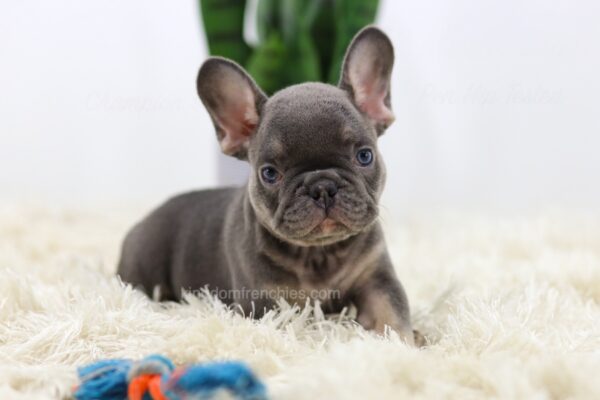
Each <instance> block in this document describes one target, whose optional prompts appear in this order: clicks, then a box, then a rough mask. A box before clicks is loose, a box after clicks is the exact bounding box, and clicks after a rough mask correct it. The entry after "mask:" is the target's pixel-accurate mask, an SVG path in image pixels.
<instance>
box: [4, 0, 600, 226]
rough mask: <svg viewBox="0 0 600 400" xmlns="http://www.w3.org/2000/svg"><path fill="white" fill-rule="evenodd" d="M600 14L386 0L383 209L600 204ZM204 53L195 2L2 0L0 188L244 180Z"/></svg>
mask: <svg viewBox="0 0 600 400" xmlns="http://www.w3.org/2000/svg"><path fill="white" fill-rule="evenodd" d="M256 8H257V6H256V1H249V2H248V10H247V12H246V16H245V17H244V18H245V21H246V24H245V26H244V33H243V34H244V36H245V38H246V39H247V41H248V42H249V43H250V44H252V43H257V42H258V41H259V39H260V32H257V28H256V24H255V19H256V18H255V14H256ZM598 21H600V2H597V1H593V0H587V1H585V0H582V1H578V2H572V1H566V0H565V1H562V0H555V1H550V2H549V1H532V0H531V1H526V2H523V1H519V0H507V1H503V2H481V1H477V0H467V1H453V2H447V1H442V0H438V1H430V0H425V1H418V2H416V1H410V2H409V1H397V0H395V1H392V0H387V1H386V0H381V1H380V4H379V9H378V11H377V19H376V24H377V25H378V26H380V27H381V28H382V29H383V30H385V31H386V32H387V33H388V35H389V36H390V37H391V39H392V41H393V43H394V45H395V51H396V64H395V69H394V75H393V82H392V102H393V108H394V111H395V114H396V122H395V123H394V124H393V125H392V127H391V128H390V129H389V130H388V131H387V132H386V134H385V135H384V136H383V137H382V139H381V140H380V146H381V149H382V152H383V155H384V157H385V160H386V163H387V167H388V182H387V188H386V191H385V197H384V200H383V202H384V209H385V210H386V211H385V212H386V213H387V215H389V216H391V217H402V216H405V215H407V214H410V213H412V212H414V211H416V210H423V209H428V208H455V209H485V210H490V211H494V212H496V211H497V212H528V211H531V210H537V209H539V208H541V207H560V208H569V209H577V210H597V208H598V204H599V203H600V185H599V184H598V181H599V172H600V156H599V155H598V154H599V152H600V96H599V94H600V74H599V71H600V41H599V38H600V24H599V23H598ZM207 54H208V48H207V42H206V38H205V33H204V29H203V25H202V19H201V13H200V7H199V5H198V2H197V1H192V0H189V1H176V2H173V1H172V2H167V1H157V0H144V1H142V0H129V1H127V2H123V1H116V0H105V1H86V2H82V1H76V0H71V1H68V0H55V1H52V2H47V1H41V0H38V1H33V0H22V1H18V2H17V1H13V2H4V3H3V4H2V11H1V12H0V61H1V62H0V90H1V95H0V199H1V200H3V201H4V200H6V201H35V202H43V203H45V202H47V203H50V204H60V205H81V204H92V205H102V204H120V203H122V204H147V205H156V204H158V203H159V202H161V201H163V200H164V199H165V198H166V197H168V196H170V195H173V194H175V193H178V192H182V191H185V190H190V189H194V188H206V187H212V186H216V185H222V184H232V183H240V182H243V181H244V179H245V176H246V173H247V172H246V169H245V165H244V164H243V163H239V162H237V161H234V160H231V161H226V160H225V159H224V157H222V156H221V155H220V153H219V150H218V145H217V141H216V138H215V134H214V130H213V126H212V124H211V122H210V119H209V117H208V114H207V113H206V111H205V110H204V108H203V107H202V105H201V104H200V101H199V100H198V97H197V94H196V89H195V79H196V73H197V71H198V68H199V66H200V64H201V63H202V61H203V59H205V58H206V56H207Z"/></svg>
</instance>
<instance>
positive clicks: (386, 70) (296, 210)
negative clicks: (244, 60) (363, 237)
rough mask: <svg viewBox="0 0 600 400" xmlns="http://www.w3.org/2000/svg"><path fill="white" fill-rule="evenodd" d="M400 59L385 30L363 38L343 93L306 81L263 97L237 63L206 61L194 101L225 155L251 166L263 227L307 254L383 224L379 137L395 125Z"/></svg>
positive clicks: (350, 53) (351, 53)
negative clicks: (393, 92)
mask: <svg viewBox="0 0 600 400" xmlns="http://www.w3.org/2000/svg"><path fill="white" fill-rule="evenodd" d="M393 62H394V53H393V48H392V44H391V42H390V40H389V39H388V37H387V36H386V35H385V34H384V33H383V32H382V31H380V30H379V29H377V28H374V27H367V28H365V29H363V30H362V31H360V32H359V33H358V34H357V35H356V37H355V38H354V40H353V41H352V43H351V44H350V46H349V47H348V50H347V52H346V56H345V59H344V64H343V67H342V75H341V79H340V82H339V84H338V86H331V85H326V84H322V83H304V84H300V85H295V86H291V87H288V88H286V89H283V90H281V91H279V92H277V93H276V94H275V95H273V96H272V97H271V98H267V97H266V96H265V94H264V93H263V92H262V91H261V90H260V88H258V87H257V85H256V84H255V82H254V81H253V80H252V78H250V76H249V75H248V74H247V73H246V72H245V71H244V70H243V69H242V68H241V67H240V66H239V65H237V64H235V63H233V62H232V61H229V60H226V59H223V58H210V59H209V60H207V61H206V62H205V63H204V64H203V65H202V67H201V68H200V72H199V74H198V81H197V84H198V93H199V95H200V98H201V99H202V102H203V103H204V105H205V106H206V108H207V109H208V112H209V113H210V115H211V118H212V120H213V122H214V124H215V128H216V131H217V137H218V139H219V142H220V144H221V149H222V150H223V152H224V153H226V154H229V155H231V156H234V157H237V158H239V159H243V160H248V161H249V163H250V166H251V168H252V171H251V173H250V181H249V185H248V188H249V198H250V202H251V204H252V206H253V208H254V210H255V212H256V215H257V218H258V219H259V221H260V223H261V224H262V225H264V226H265V227H266V228H267V229H269V230H270V231H271V232H272V233H273V234H275V235H276V236H277V237H279V238H280V239H283V240H285V241H288V242H290V243H294V244H297V245H301V246H312V245H326V244H331V243H334V242H337V241H340V240H343V239H345V238H347V237H349V236H352V235H355V234H357V233H359V232H361V231H363V230H365V229H367V228H368V227H369V226H370V225H371V224H372V223H373V222H374V221H375V219H376V218H377V202H378V200H379V196H380V194H381V191H382V189H383V185H384V180H385V167H384V165H383V161H382V160H381V157H380V154H379V152H378V150H377V138H378V136H379V135H381V134H382V133H383V132H384V130H385V129H386V128H387V127H388V126H389V125H390V124H391V123H392V122H393V120H394V115H393V114H392V111H391V105H390V77H391V72H392V65H393Z"/></svg>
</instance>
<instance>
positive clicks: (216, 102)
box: [196, 57, 267, 160]
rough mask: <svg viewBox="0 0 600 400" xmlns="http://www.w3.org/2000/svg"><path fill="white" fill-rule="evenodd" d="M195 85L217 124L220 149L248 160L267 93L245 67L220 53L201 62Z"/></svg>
mask: <svg viewBox="0 0 600 400" xmlns="http://www.w3.org/2000/svg"><path fill="white" fill-rule="evenodd" d="M196 85H197V88H198V95H199V96H200V100H202V103H203V104H204V106H205V107H206V109H207V110H208V113H209V114H210V117H211V119H212V121H213V123H214V125H215V129H216V131H217V138H218V139H219V144H220V145H221V150H222V151H223V153H225V154H227V155H230V156H233V157H236V158H239V159H242V160H245V159H246V158H247V152H248V144H249V142H250V139H251V138H252V136H253V135H254V134H255V133H256V129H257V127H258V122H259V118H260V113H261V110H262V106H263V105H264V103H265V102H266V101H267V97H266V96H265V94H264V93H263V92H262V90H260V88H259V87H258V86H257V85H256V83H255V82H254V80H253V79H252V78H251V77H250V76H249V75H248V74H247V73H246V71H244V69H243V68H242V67H240V66H239V65H238V64H236V63H234V62H233V61H230V60H227V59H225V58H220V57H211V58H209V59H208V60H206V61H205V62H204V64H202V67H201V68H200V71H199V72H198V79H197V81H196Z"/></svg>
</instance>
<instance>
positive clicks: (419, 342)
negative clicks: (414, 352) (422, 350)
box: [413, 329, 427, 347]
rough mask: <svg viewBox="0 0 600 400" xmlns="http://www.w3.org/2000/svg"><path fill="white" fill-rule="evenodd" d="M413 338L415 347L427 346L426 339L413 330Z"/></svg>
mask: <svg viewBox="0 0 600 400" xmlns="http://www.w3.org/2000/svg"><path fill="white" fill-rule="evenodd" d="M413 337H414V339H415V347H425V346H426V345H427V339H425V336H423V334H422V333H421V332H419V331H418V330H416V329H413Z"/></svg>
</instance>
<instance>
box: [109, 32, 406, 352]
mask: <svg viewBox="0 0 600 400" xmlns="http://www.w3.org/2000/svg"><path fill="white" fill-rule="evenodd" d="M393 62H394V51H393V47H392V44H391V42H390V40H389V38H388V37H387V36H386V35H385V34H384V33H383V32H382V31H380V30H379V29H377V28H375V27H367V28H365V29H363V30H362V31H360V32H359V33H358V34H357V35H356V37H355V38H354V39H353V41H352V43H351V44H350V46H349V47H348V50H347V53H346V56H345V59H344V63H343V67H342V74H341V79H340V82H339V84H338V86H332V85H327V84H323V83H303V84H300V85H295V86H291V87H288V88H286V89H283V90H281V91H279V92H277V93H276V94H274V95H273V96H272V97H270V98H267V96H265V94H264V93H263V92H262V91H261V89H260V88H259V87H257V85H256V84H255V82H254V81H253V80H252V78H251V77H250V76H249V75H248V74H247V73H246V72H245V71H244V70H243V69H242V68H241V67H240V66H239V65H237V64H235V63H234V62H232V61H229V60H226V59H223V58H218V57H212V58H209V59H208V60H207V61H206V62H205V63H204V64H203V65H202V67H201V68H200V72H199V74H198V80H197V88H198V94H199V95H200V99H201V100H202V103H204V106H205V107H206V109H207V110H208V112H209V114H210V116H211V118H212V121H213V123H214V125H215V129H216V133H217V137H218V140H219V143H220V145H221V149H222V151H223V152H224V153H225V154H228V155H231V156H233V157H236V158H238V159H241V160H246V161H248V162H249V163H250V167H251V173H250V177H249V182H248V184H247V185H246V186H245V187H241V188H225V189H216V190H202V191H197V192H192V193H186V194H183V195H179V196H177V197H174V198H172V199H170V200H168V201H167V202H166V203H165V204H163V205H162V206H160V207H159V208H158V209H156V210H155V211H154V212H152V213H151V214H150V215H149V216H148V217H146V218H145V219H144V220H143V221H142V222H140V223H139V224H137V225H136V226H135V227H134V228H133V229H132V230H131V232H129V234H128V235H127V237H126V239H125V242H124V244H123V249H122V256H121V261H120V264H119V267H118V274H119V275H120V276H121V278H122V279H123V281H125V282H130V283H132V284H133V285H137V286H140V287H141V288H143V290H144V291H145V292H146V293H148V294H152V293H154V294H155V295H156V293H157V291H156V290H157V288H158V293H160V299H162V300H179V299H180V298H181V294H182V289H187V290H196V289H201V288H204V287H208V289H209V290H210V291H215V292H216V291H220V293H223V291H227V293H230V294H232V295H231V296H230V297H227V296H226V297H225V298H223V297H222V296H219V297H221V298H222V300H224V301H225V302H226V303H229V304H237V305H239V306H241V307H242V308H243V309H244V310H246V311H247V312H252V313H253V315H255V316H256V315H261V314H262V313H263V312H264V310H265V309H266V308H269V307H271V306H273V305H274V304H275V302H276V300H277V298H275V297H284V298H286V299H287V301H288V302H291V303H294V302H297V303H298V302H299V303H301V304H304V300H305V299H306V298H311V297H312V298H314V297H315V293H321V294H322V293H327V294H329V296H320V295H319V296H317V297H320V298H318V299H316V300H319V301H320V304H321V307H322V308H323V309H324V311H326V312H339V311H341V309H342V308H343V307H344V306H346V305H349V304H354V305H355V307H356V309H357V320H358V322H359V323H360V324H361V325H363V326H364V327H365V328H367V329H373V330H375V331H377V332H384V330H385V326H389V327H390V328H392V329H394V330H395V331H397V332H398V333H399V334H400V335H401V336H402V337H403V338H404V339H405V340H406V342H407V343H410V344H413V343H414V338H413V330H412V327H411V323H410V313H409V305H408V300H407V297H406V294H405V293H404V290H403V288H402V286H401V284H400V282H399V281H398V278H397V277H396V274H395V272H394V268H393V266H392V263H391V262H390V257H389V255H388V252H387V249H386V245H385V241H384V237H383V234H382V230H381V227H380V225H379V223H378V221H377V216H378V205H377V204H378V200H379V197H380V195H381V192H382V190H383V186H384V181H385V167H384V164H383V160H382V158H381V155H380V153H379V151H378V149H377V139H378V137H379V136H380V135H381V134H383V132H384V131H385V130H386V128H387V127H388V126H389V125H390V124H391V123H392V122H393V121H394V115H393V113H392V110H391V104H390V77H391V73H392V65H393ZM257 293H258V295H257ZM265 293H267V294H271V295H265V296H262V295H261V294H265ZM272 294H276V295H272ZM323 297H324V298H323Z"/></svg>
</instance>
